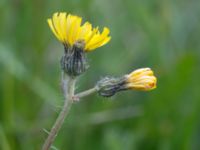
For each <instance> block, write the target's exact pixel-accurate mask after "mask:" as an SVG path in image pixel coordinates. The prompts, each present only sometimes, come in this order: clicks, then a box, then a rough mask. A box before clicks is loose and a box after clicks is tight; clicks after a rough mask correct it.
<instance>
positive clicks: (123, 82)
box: [97, 68, 157, 97]
mask: <svg viewBox="0 0 200 150" xmlns="http://www.w3.org/2000/svg"><path fill="white" fill-rule="evenodd" d="M156 80H157V79H156V77H155V76H154V74H153V71H152V70H151V69H150V68H141V69H137V70H135V71H133V72H131V73H130V74H128V75H125V76H123V77H121V78H113V77H112V78H108V77H106V78H104V79H102V80H100V81H99V82H98V83H97V88H98V93H99V95H101V96H103V97H111V96H113V95H115V94H116V93H117V92H119V91H123V90H129V89H133V90H140V91H149V90H153V89H155V88H156Z"/></svg>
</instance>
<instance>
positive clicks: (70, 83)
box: [42, 73, 76, 150]
mask: <svg viewBox="0 0 200 150" xmlns="http://www.w3.org/2000/svg"><path fill="white" fill-rule="evenodd" d="M75 81H76V80H75V79H74V78H72V77H69V76H67V75H66V74H64V73H63V74H62V88H63V93H64V97H65V101H64V106H63V108H62V110H61V112H60V114H59V115H58V118H57V119H56V122H55V123H54V125H53V127H52V129H51V131H50V132H49V135H48V137H47V139H46V140H45V143H44V145H43V148H42V150H49V149H50V148H51V145H52V143H53V141H54V139H55V138H56V136H57V134H58V132H59V130H60V128H61V126H62V124H63V122H64V120H65V117H66V116H67V115H68V112H69V110H70V108H71V105H72V103H73V96H74V86H75Z"/></svg>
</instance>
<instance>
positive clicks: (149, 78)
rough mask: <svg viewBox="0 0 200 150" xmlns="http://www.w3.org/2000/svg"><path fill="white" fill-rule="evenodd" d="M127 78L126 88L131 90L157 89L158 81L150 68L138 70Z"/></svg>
mask: <svg viewBox="0 0 200 150" xmlns="http://www.w3.org/2000/svg"><path fill="white" fill-rule="evenodd" d="M126 77H127V85H126V86H127V87H128V88H130V89H136V90H143V91H148V90H152V89H154V88H156V82H157V79H156V77H155V76H154V73H153V71H152V70H151V69H150V68H141V69H137V70H135V71H133V72H131V73H130V74H128V75H126Z"/></svg>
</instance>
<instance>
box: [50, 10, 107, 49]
mask: <svg viewBox="0 0 200 150" xmlns="http://www.w3.org/2000/svg"><path fill="white" fill-rule="evenodd" d="M47 22H48V24H49V27H50V28H51V30H52V32H53V33H54V35H55V36H56V38H57V39H58V40H59V41H61V42H62V43H63V44H65V45H67V46H70V47H72V46H73V45H74V44H75V43H76V42H79V41H83V42H84V51H92V50H94V49H96V48H98V47H101V46H103V45H105V44H106V43H108V42H109V41H110V39H111V37H110V36H109V33H110V31H109V29H108V28H106V27H104V29H103V32H102V33H100V32H99V29H98V27H96V28H93V27H92V25H91V24H90V23H89V22H85V23H84V24H83V25H81V23H82V18H81V17H79V16H75V15H71V14H67V13H65V12H60V13H58V12H56V13H54V14H53V17H52V18H49V19H48V20H47Z"/></svg>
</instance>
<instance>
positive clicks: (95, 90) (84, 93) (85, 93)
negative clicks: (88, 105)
mask: <svg viewBox="0 0 200 150" xmlns="http://www.w3.org/2000/svg"><path fill="white" fill-rule="evenodd" d="M97 91H98V88H97V87H96V86H95V87H93V88H91V89H89V90H86V91H83V92H80V93H78V94H76V95H75V96H74V97H73V100H75V101H78V100H80V98H83V97H86V96H89V95H91V94H93V93H95V92H97Z"/></svg>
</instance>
